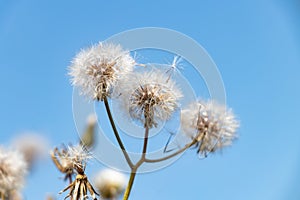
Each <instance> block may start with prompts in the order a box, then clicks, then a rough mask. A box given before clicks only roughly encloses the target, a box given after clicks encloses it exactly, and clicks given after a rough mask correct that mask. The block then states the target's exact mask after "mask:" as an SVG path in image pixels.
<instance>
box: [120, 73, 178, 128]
mask: <svg viewBox="0 0 300 200" xmlns="http://www.w3.org/2000/svg"><path fill="white" fill-rule="evenodd" d="M118 90H119V91H120V93H121V94H122V95H121V100H122V102H123V103H124V104H125V105H124V107H125V108H126V112H129V114H130V116H131V117H132V118H134V119H137V120H139V121H141V122H142V123H143V124H144V126H145V127H146V126H147V127H149V128H152V127H153V126H156V125H157V123H158V121H161V120H167V119H169V118H170V117H171V115H172V114H173V112H174V111H175V110H176V109H177V108H178V106H179V100H180V98H181V97H182V94H181V91H180V89H179V88H178V87H177V86H176V84H175V82H174V81H173V80H172V79H170V77H169V76H167V75H166V74H165V73H164V72H162V71H159V70H153V71H151V72H143V73H132V74H131V75H130V76H127V78H126V79H124V80H122V82H121V84H120V85H118Z"/></svg>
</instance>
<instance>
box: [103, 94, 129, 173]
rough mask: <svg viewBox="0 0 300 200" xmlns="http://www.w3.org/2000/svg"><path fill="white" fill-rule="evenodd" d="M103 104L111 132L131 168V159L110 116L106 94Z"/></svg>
mask: <svg viewBox="0 0 300 200" xmlns="http://www.w3.org/2000/svg"><path fill="white" fill-rule="evenodd" d="M104 105H105V109H106V112H107V115H108V118H109V121H110V124H111V127H112V129H113V132H114V134H115V137H116V139H117V141H118V144H119V146H120V147H121V149H122V152H123V154H124V156H125V159H126V161H127V163H128V165H129V166H130V168H133V166H134V164H133V163H132V161H131V159H130V157H129V155H128V153H127V151H126V149H125V146H124V144H123V142H122V140H121V137H120V135H119V133H118V130H117V128H116V125H115V122H114V119H113V117H112V114H111V111H110V108H109V104H108V101H107V97H106V96H105V97H104Z"/></svg>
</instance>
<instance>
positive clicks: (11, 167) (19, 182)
mask: <svg viewBox="0 0 300 200" xmlns="http://www.w3.org/2000/svg"><path fill="white" fill-rule="evenodd" d="M26 173H27V163H26V161H25V159H24V157H23V154H22V153H20V152H18V151H16V150H7V149H4V148H2V147H0V193H2V194H7V193H9V192H11V191H12V190H16V191H18V190H20V189H21V188H22V187H23V185H24V182H25V175H26Z"/></svg>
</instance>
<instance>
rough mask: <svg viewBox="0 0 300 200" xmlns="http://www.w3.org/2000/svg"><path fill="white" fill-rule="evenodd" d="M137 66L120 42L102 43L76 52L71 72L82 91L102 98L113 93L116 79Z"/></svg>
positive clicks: (98, 98)
mask: <svg viewBox="0 0 300 200" xmlns="http://www.w3.org/2000/svg"><path fill="white" fill-rule="evenodd" d="M134 65H135V61H134V59H133V58H132V57H131V56H130V54H129V52H128V51H124V50H123V49H122V48H121V46H120V45H114V44H105V43H99V44H97V45H94V46H92V47H90V48H88V49H84V50H81V52H80V53H79V54H77V55H76V57H75V58H74V59H73V61H72V65H71V66H70V72H69V74H70V76H71V77H72V84H73V85H74V86H78V87H80V89H81V92H82V94H84V95H86V96H88V97H91V98H92V99H96V100H98V101H100V100H103V99H104V97H109V96H110V94H111V93H112V90H113V87H114V86H115V84H116V82H117V81H118V80H119V79H120V78H121V77H122V76H123V75H125V74H127V73H128V72H131V71H132V70H133V67H134Z"/></svg>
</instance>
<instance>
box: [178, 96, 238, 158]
mask: <svg viewBox="0 0 300 200" xmlns="http://www.w3.org/2000/svg"><path fill="white" fill-rule="evenodd" d="M181 123H182V128H183V131H184V132H185V133H186V134H187V135H188V136H189V137H191V138H193V139H196V140H197V143H196V147H197V148H198V153H200V154H202V155H204V156H207V154H208V153H209V152H215V151H216V150H218V149H222V148H223V147H225V146H228V145H231V144H232V141H233V140H234V139H235V138H236V137H237V136H236V130H237V128H238V127H239V123H238V121H237V120H236V118H235V116H234V114H233V112H232V111H231V110H230V109H227V108H226V107H225V106H223V105H220V104H218V103H216V102H214V101H207V102H205V101H198V102H195V103H192V104H191V105H190V106H189V107H188V108H187V109H185V110H182V114H181Z"/></svg>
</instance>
